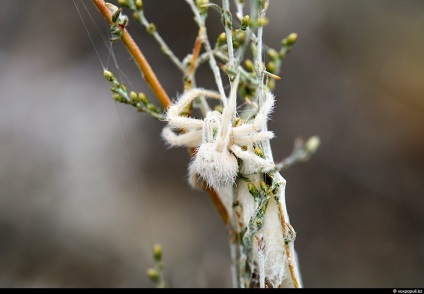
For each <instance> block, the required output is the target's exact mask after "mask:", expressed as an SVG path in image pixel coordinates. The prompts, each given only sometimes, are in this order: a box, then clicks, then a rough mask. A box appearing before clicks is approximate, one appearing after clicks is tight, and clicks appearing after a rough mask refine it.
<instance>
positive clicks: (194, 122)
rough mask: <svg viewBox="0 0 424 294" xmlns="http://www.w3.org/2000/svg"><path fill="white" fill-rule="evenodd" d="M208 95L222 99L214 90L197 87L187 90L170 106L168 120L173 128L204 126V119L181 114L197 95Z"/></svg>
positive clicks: (167, 114)
mask: <svg viewBox="0 0 424 294" xmlns="http://www.w3.org/2000/svg"><path fill="white" fill-rule="evenodd" d="M199 96H206V97H210V98H215V99H221V96H220V95H219V94H218V93H216V92H214V91H209V90H205V89H202V88H195V89H191V90H189V91H187V92H185V93H184V94H183V95H181V96H180V98H178V100H177V101H176V102H175V103H174V104H173V105H171V106H170V107H169V108H168V111H167V113H166V120H167V121H168V123H169V126H170V127H171V128H173V129H192V128H202V125H203V121H202V120H201V119H195V118H189V117H183V116H181V113H182V112H183V111H184V110H185V109H186V107H187V106H188V105H189V104H190V103H191V102H192V101H193V100H194V99H196V98H197V97H199Z"/></svg>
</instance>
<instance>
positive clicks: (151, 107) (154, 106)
mask: <svg viewBox="0 0 424 294" xmlns="http://www.w3.org/2000/svg"><path fill="white" fill-rule="evenodd" d="M147 109H148V110H150V111H151V112H157V113H158V112H159V109H158V108H157V107H156V105H154V104H151V103H149V104H147Z"/></svg>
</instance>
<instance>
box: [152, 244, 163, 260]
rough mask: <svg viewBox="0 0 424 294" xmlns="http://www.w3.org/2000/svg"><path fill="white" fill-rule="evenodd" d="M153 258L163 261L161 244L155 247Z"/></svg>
mask: <svg viewBox="0 0 424 294" xmlns="http://www.w3.org/2000/svg"><path fill="white" fill-rule="evenodd" d="M153 258H154V259H155V260H156V261H161V260H162V246H160V244H155V245H153Z"/></svg>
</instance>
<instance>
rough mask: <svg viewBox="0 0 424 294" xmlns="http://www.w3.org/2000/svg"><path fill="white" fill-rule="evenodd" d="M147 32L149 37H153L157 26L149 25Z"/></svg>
mask: <svg viewBox="0 0 424 294" xmlns="http://www.w3.org/2000/svg"><path fill="white" fill-rule="evenodd" d="M146 31H147V33H148V34H149V35H153V34H154V33H155V32H156V25H155V24H154V23H152V22H151V23H149V25H148V26H147V28H146Z"/></svg>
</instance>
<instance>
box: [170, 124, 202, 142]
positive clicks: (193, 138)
mask: <svg viewBox="0 0 424 294" xmlns="http://www.w3.org/2000/svg"><path fill="white" fill-rule="evenodd" d="M162 138H163V139H165V141H166V142H167V143H168V144H169V145H170V146H172V147H174V146H187V147H197V146H199V145H200V143H201V142H202V130H194V131H189V132H187V133H184V134H181V135H178V134H176V133H174V132H173V131H172V130H171V129H170V128H169V127H165V128H164V129H163V130H162Z"/></svg>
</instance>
